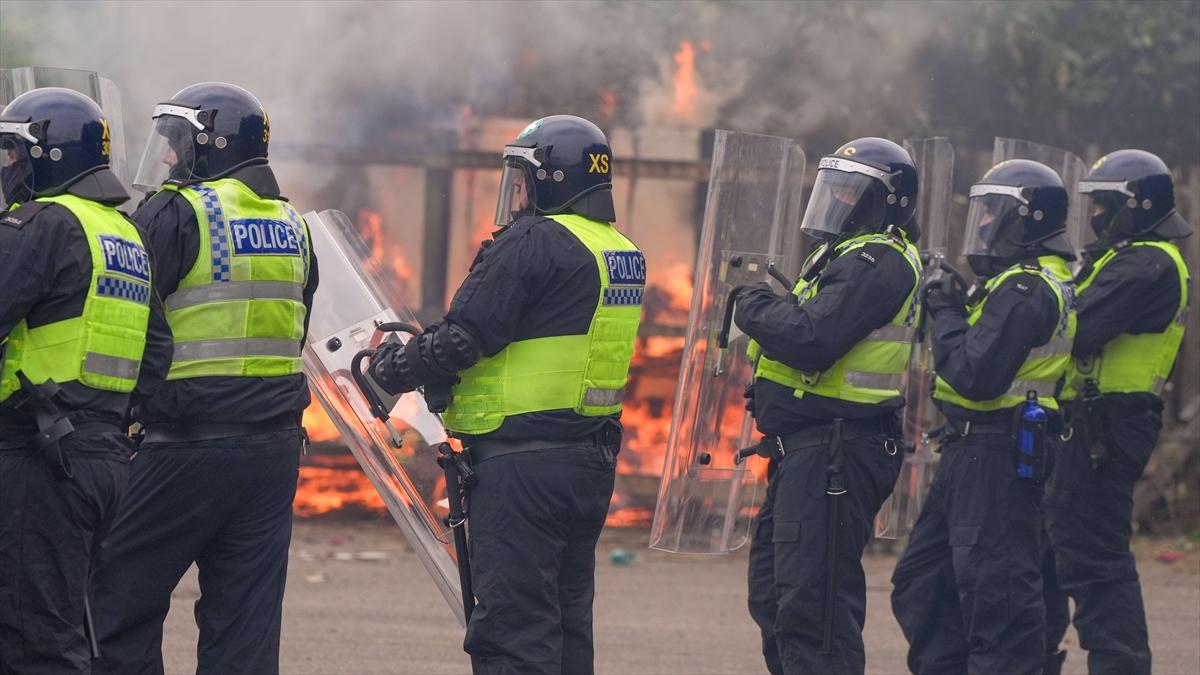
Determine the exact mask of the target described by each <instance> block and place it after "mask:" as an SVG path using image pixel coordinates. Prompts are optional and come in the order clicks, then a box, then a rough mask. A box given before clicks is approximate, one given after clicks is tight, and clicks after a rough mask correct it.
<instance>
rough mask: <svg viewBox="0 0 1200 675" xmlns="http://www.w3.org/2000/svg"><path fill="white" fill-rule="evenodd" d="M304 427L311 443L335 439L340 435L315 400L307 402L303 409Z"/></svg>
mask: <svg viewBox="0 0 1200 675" xmlns="http://www.w3.org/2000/svg"><path fill="white" fill-rule="evenodd" d="M304 428H305V430H306V431H307V432H308V440H309V441H311V442H313V443H322V442H326V441H336V440H339V439H340V438H341V437H342V434H341V432H339V431H338V428H337V426H336V425H335V424H334V423H333V420H331V419H329V415H328V414H326V413H325V409H324V408H322V407H321V404H320V403H317V402H316V401H313V402H312V403H309V404H308V408H306V409H305V410H304Z"/></svg>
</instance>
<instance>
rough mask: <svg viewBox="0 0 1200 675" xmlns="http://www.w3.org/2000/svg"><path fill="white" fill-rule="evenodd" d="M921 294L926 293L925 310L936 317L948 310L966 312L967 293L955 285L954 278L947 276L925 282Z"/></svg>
mask: <svg viewBox="0 0 1200 675" xmlns="http://www.w3.org/2000/svg"><path fill="white" fill-rule="evenodd" d="M921 292H922V293H924V298H925V309H926V310H928V311H929V313H930V314H934V315H936V314H937V313H938V312H941V311H944V310H947V309H958V310H960V311H966V307H967V294H966V291H964V290H963V289H962V287H961V286H959V285H958V284H957V283H955V281H954V277H953V276H950V275H948V274H947V275H945V276H940V277H937V278H934V279H930V280H929V281H927V282H925V287H924V288H922V289H921Z"/></svg>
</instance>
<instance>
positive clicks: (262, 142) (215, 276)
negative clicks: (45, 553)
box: [97, 82, 317, 673]
mask: <svg viewBox="0 0 1200 675" xmlns="http://www.w3.org/2000/svg"><path fill="white" fill-rule="evenodd" d="M154 121H155V126H154V132H153V133H152V135H151V137H150V140H149V142H148V143H147V145H146V151H145V155H144V156H143V158H142V163H141V166H140V167H139V169H138V175H137V178H135V181H134V183H135V185H139V186H142V187H145V188H149V189H154V190H157V192H156V194H154V195H153V196H151V197H150V198H149V199H148V200H147V201H146V202H144V203H143V205H142V206H140V207H139V208H138V210H137V211H136V213H135V214H134V219H135V220H136V221H137V222H138V223H139V224H140V225H141V226H142V228H143V229H144V231H145V232H146V235H147V242H148V244H149V246H150V248H151V250H152V251H153V253H154V255H155V282H154V287H155V290H156V291H157V293H158V294H159V295H160V296H161V297H162V298H163V305H164V309H165V313H164V312H160V313H156V314H155V315H154V316H153V317H152V319H151V324H150V338H149V343H148V346H147V354H146V368H145V369H144V371H145V372H143V376H142V378H141V379H140V381H139V383H138V389H137V391H136V392H135V403H136V409H135V417H136V419H137V420H138V421H139V422H141V424H142V425H143V427H144V428H145V438H144V440H143V441H142V443H141V446H140V450H139V452H138V455H137V457H136V458H135V460H134V462H133V465H132V469H131V475H130V484H129V491H128V493H127V494H126V496H125V499H124V501H123V503H122V508H121V510H120V513H119V515H118V517H117V519H116V521H115V522H114V524H113V528H112V533H111V535H110V536H109V539H108V541H107V543H106V545H105V549H104V552H103V556H102V559H101V568H100V571H99V575H98V580H97V589H98V593H99V597H100V598H101V600H102V602H103V603H104V612H103V613H100V614H99V615H98V617H97V631H98V633H99V635H100V641H101V647H102V651H103V653H104V659H103V660H102V661H101V662H100V663H98V664H97V670H98V671H99V672H112V673H127V672H162V668H163V666H162V655H161V649H160V646H161V642H162V627H163V620H164V619H165V618H166V615H167V611H168V609H169V608H170V598H171V591H172V590H173V589H174V588H175V585H176V583H177V582H178V581H179V579H180V577H181V576H183V574H184V572H185V571H187V569H188V567H189V566H191V564H192V563H193V562H195V563H196V565H197V566H198V567H199V570H200V599H199V600H198V601H197V603H196V622H197V624H199V627H200V642H199V649H198V654H197V658H198V661H199V665H198V670H199V672H221V673H232V672H247V673H273V672H277V671H278V668H279V665H278V659H279V632H280V618H281V611H282V602H283V589H284V579H285V576H286V571H287V552H288V544H289V542H290V540H291V531H292V530H291V527H292V509H291V507H292V500H293V498H294V497H295V491H296V475H297V471H298V468H299V461H300V452H301V447H302V443H303V431H302V429H301V427H300V418H301V413H302V412H303V410H304V408H305V407H306V406H307V405H308V403H309V393H308V387H307V385H306V381H305V377H304V374H303V373H302V372H301V363H300V349H301V346H302V344H303V342H304V336H305V333H306V331H307V325H308V312H309V309H310V308H311V306H312V298H313V293H314V292H315V290H316V285H317V270H316V259H315V257H314V256H313V252H312V250H311V246H310V245H309V242H308V234H307V227H306V225H305V224H304V222H303V220H302V219H301V217H300V216H299V214H298V213H297V212H296V210H295V209H294V208H293V207H292V206H291V205H289V204H288V203H287V201H286V200H285V199H284V198H283V197H282V196H281V195H280V189H279V185H278V183H277V182H276V180H275V176H274V174H273V173H272V171H271V168H270V167H269V166H268V164H267V145H268V141H269V138H270V126H269V124H270V123H269V120H268V117H267V113H266V111H265V110H264V109H263V107H262V104H261V103H259V101H258V99H256V98H255V97H254V96H253V95H251V94H250V93H249V92H247V91H246V90H244V89H242V88H240V87H236V86H233V85H229V84H222V83H216V82H210V83H203V84H197V85H193V86H190V87H187V88H186V89H184V90H182V91H180V92H179V93H178V94H176V95H175V96H174V98H172V99H171V100H170V101H167V102H165V103H161V104H159V105H158V106H156V107H155V109H154Z"/></svg>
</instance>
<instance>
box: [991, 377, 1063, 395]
mask: <svg viewBox="0 0 1200 675" xmlns="http://www.w3.org/2000/svg"><path fill="white" fill-rule="evenodd" d="M1057 388H1058V382H1057V381H1055V382H1049V381H1046V380H1014V381H1013V383H1012V386H1011V387H1009V388H1008V391H1006V392H1005V393H1004V395H1005V396H1021V397H1024V396H1025V395H1026V394H1028V393H1029V392H1030V391H1032V392H1034V393H1036V394H1037V395H1038V398H1050V397H1052V396H1054V393H1055V391H1054V390H1055V389H1057Z"/></svg>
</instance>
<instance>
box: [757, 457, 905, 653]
mask: <svg viewBox="0 0 1200 675" xmlns="http://www.w3.org/2000/svg"><path fill="white" fill-rule="evenodd" d="M884 440H885V438H884V436H882V435H880V436H878V437H862V438H856V439H851V440H847V441H845V442H844V444H843V446H842V464H843V476H844V479H845V486H846V494H844V495H842V496H841V497H839V498H838V499H840V500H841V505H840V506H839V509H840V519H839V527H840V531H839V532H838V540H837V541H838V550H837V565H838V570H837V580H838V584H837V600H836V603H835V614H834V632H833V637H834V639H833V649H832V653H831V654H822V653H821V650H822V638H823V635H824V606H825V579H826V575H827V574H828V573H829V570H827V569H826V556H827V551H828V533H829V508H830V502H829V497H828V496H827V495H826V494H825V489H826V480H827V477H826V467H827V466H828V464H829V447H828V446H827V445H816V446H809V447H806V448H797V449H795V450H789V451H788V453H787V454H786V455H785V456H784V457H783V459H782V460H780V461H775V460H772V466H771V471H770V472H769V473H770V478H769V482H768V485H767V496H766V499H765V500H764V502H763V505H762V507H761V508H760V510H759V512H758V515H757V516H756V518H755V522H754V527H753V539H752V541H751V544H750V564H749V586H750V589H749V590H750V592H749V602H748V604H749V608H750V616H751V617H752V618H753V619H754V622H755V623H757V624H758V627H759V631H760V632H761V633H762V651H763V657H764V658H765V659H766V663H767V669H768V670H770V671H771V673H774V674H775V675H779V674H780V673H814V674H815V673H820V674H822V675H824V674H826V673H830V674H833V673H862V672H863V671H864V669H865V667H866V657H865V654H864V651H863V640H862V629H863V625H864V623H865V622H866V612H867V590H866V577H865V575H864V573H863V568H862V553H863V549H864V548H866V545H867V542H868V541H869V540H870V539H871V536H872V533H873V528H874V521H875V514H876V513H878V511H879V507H880V506H882V505H883V501H884V500H885V499H887V497H888V495H889V494H891V492H892V488H894V487H895V485H896V477H897V475H898V474H899V472H900V462H901V461H902V459H903V458H902V457H901V455H900V453H898V452H892V453H891V454H889V451H888V450H887V449H886V448H885V445H884Z"/></svg>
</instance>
